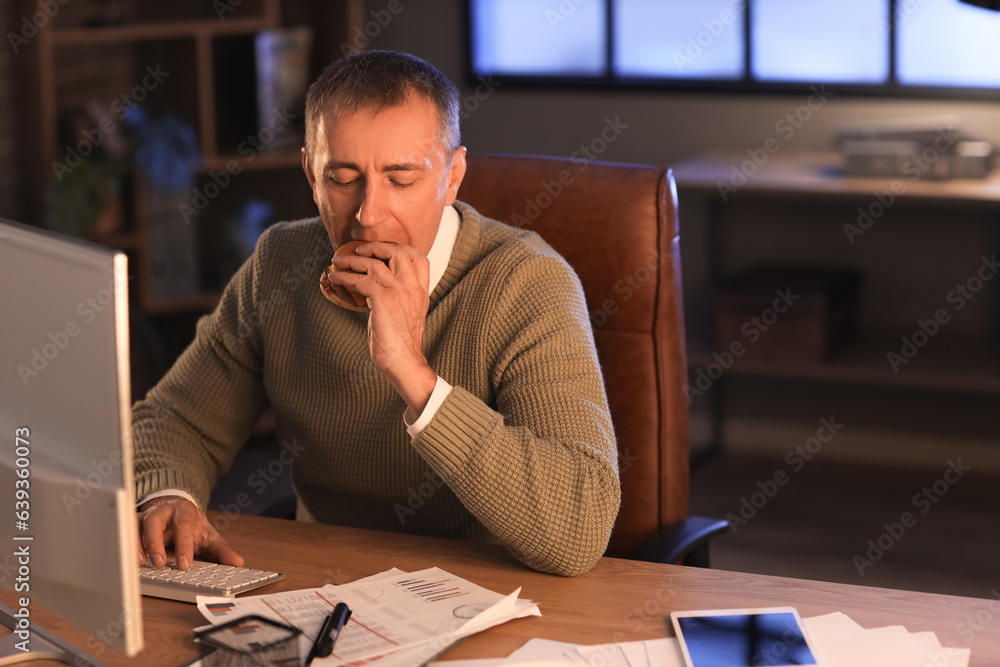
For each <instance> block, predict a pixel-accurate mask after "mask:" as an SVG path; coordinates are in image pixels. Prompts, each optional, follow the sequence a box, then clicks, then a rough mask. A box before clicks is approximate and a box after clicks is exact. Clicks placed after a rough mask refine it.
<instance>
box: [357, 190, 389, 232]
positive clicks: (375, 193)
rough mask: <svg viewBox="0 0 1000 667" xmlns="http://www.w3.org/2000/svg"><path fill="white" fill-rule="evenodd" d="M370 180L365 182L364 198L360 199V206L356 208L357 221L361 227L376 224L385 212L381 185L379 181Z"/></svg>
mask: <svg viewBox="0 0 1000 667" xmlns="http://www.w3.org/2000/svg"><path fill="white" fill-rule="evenodd" d="M372 180H373V179H369V180H368V182H367V183H365V193H364V199H363V200H362V201H361V206H360V207H359V208H358V213H357V218H358V222H360V223H361V225H362V226H363V227H372V226H374V225H377V224H378V223H380V222H381V221H382V217H383V215H384V214H385V205H384V199H385V193H384V192H383V191H382V186H381V185H380V184H379V183H374V182H372Z"/></svg>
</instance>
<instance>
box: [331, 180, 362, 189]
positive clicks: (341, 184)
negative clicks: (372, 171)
mask: <svg viewBox="0 0 1000 667" xmlns="http://www.w3.org/2000/svg"><path fill="white" fill-rule="evenodd" d="M329 180H330V182H331V183H333V184H334V185H335V186H336V187H338V188H344V189H347V188H349V187H351V186H353V185H354V184H355V183H357V182H358V181H357V180H356V179H355V180H353V181H338V180H337V179H336V178H331V179H329Z"/></svg>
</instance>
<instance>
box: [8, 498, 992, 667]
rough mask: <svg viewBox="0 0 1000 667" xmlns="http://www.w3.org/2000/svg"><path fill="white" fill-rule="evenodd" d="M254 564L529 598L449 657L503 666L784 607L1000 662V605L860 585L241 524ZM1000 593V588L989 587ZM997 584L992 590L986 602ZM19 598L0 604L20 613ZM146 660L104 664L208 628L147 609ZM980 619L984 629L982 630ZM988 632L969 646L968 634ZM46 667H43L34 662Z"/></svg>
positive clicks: (75, 636) (307, 578)
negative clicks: (515, 658) (926, 634)
mask: <svg viewBox="0 0 1000 667" xmlns="http://www.w3.org/2000/svg"><path fill="white" fill-rule="evenodd" d="M223 534H224V536H225V537H226V539H227V540H228V541H229V543H230V544H231V545H232V546H234V547H235V548H236V549H237V551H239V552H240V553H241V554H242V555H243V556H244V557H245V558H246V560H247V563H248V565H250V566H253V567H260V568H265V569H269V570H277V571H279V572H284V573H285V574H286V577H285V579H284V580H283V581H280V582H278V583H276V584H272V585H271V586H269V587H267V588H265V589H263V590H264V591H267V592H277V591H281V590H293V589H298V588H312V587H316V586H323V585H325V584H327V583H333V584H343V583H347V582H349V581H353V580H355V579H358V578H360V577H364V576H368V575H371V574H375V573H378V572H381V571H383V570H387V569H389V568H390V567H393V566H395V567H398V568H400V569H402V570H408V571H412V570H418V569H423V568H425V567H430V566H434V565H436V566H438V567H441V568H443V569H445V570H448V571H449V572H451V573H453V574H456V575H458V576H460V577H464V578H466V579H468V580H470V581H473V582H475V583H477V584H479V585H481V586H484V587H486V588H489V589H492V590H494V591H496V592H498V593H504V594H506V593H510V592H511V591H513V590H514V589H515V588H517V587H518V586H521V587H522V592H521V597H524V598H531V599H533V600H535V601H536V602H537V603H538V606H539V608H540V609H541V611H542V616H541V617H532V618H525V619H518V620H515V621H511V622H509V623H506V624H504V625H501V626H498V627H495V628H492V629H490V630H487V631H486V632H483V633H480V634H478V635H475V636H473V637H471V638H469V639H468V640H466V641H465V642H464V643H463V644H461V645H460V646H457V647H456V648H454V649H452V650H451V651H450V652H449V653H448V654H447V655H446V656H445V657H447V658H460V657H463V658H467V657H500V656H505V655H507V654H508V653H510V652H511V651H513V650H514V649H516V648H518V647H519V646H521V645H522V644H523V643H524V642H525V641H527V640H528V639H529V638H531V637H544V638H546V639H555V640H560V641H570V642H578V643H584V644H597V643H603V642H611V641H631V640H636V639H653V638H656V637H665V636H668V635H670V634H671V631H670V630H668V624H667V623H665V622H664V616H665V615H667V614H669V613H670V612H671V611H673V610H678V609H708V608H725V607H754V606H782V605H791V606H794V607H797V608H798V609H799V612H800V613H801V614H802V616H815V615H819V614H825V613H829V612H834V611H842V612H845V613H847V614H848V615H850V616H851V618H853V619H854V620H856V621H857V622H858V623H860V624H861V625H863V626H865V627H878V626H883V625H897V624H899V625H904V626H906V628H907V629H909V630H910V631H913V632H916V631H922V630H932V631H934V632H936V633H937V636H938V638H939V639H940V640H941V643H942V644H943V645H953V646H969V647H971V648H972V662H971V664H972V665H988V664H997V663H998V662H1000V601H996V600H994V601H993V602H992V604H991V603H990V601H989V600H985V599H974V598H961V597H952V596H946V595H931V594H925V593H911V592H906V591H893V590H886V589H878V588H866V587H863V586H846V585H842V584H828V583H822V582H811V581H802V580H798V579H784V578H780V577H766V576H760V575H751V574H741V573H735V572H723V571H717V570H698V569H694V568H686V567H680V566H669V565H656V564H652V563H639V562H634V561H627V560H620V559H614V558H605V559H602V560H601V561H600V562H599V563H598V564H597V566H596V567H595V568H594V569H593V570H592V571H591V572H589V573H587V574H585V575H583V576H580V577H576V578H572V579H567V578H563V577H557V576H553V575H546V574H540V573H537V572H532V571H529V570H527V569H526V568H525V567H523V566H522V565H520V564H519V563H517V562H516V561H515V560H514V559H513V558H512V557H510V556H509V555H507V553H506V551H505V550H504V549H503V548H501V547H496V546H491V545H482V544H470V543H466V542H457V541H451V540H438V539H432V538H423V537H410V536H405V535H396V534H392V533H379V532H373V531H365V530H355V529H349V528H340V527H336V526H324V525H317V524H303V523H296V522H291V521H282V520H278V519H263V518H260V517H251V516H240V517H236V518H234V519H233V520H232V521H231V524H230V526H229V528H228V529H226V530H225V531H224V532H223ZM992 583H993V584H996V585H997V587H998V588H1000V581H996V582H992ZM990 585H991V583H990V582H984V585H983V587H984V592H985V591H986V590H988V589H989V586H990ZM12 598H13V595H12V594H10V593H9V592H7V591H4V592H3V593H2V595H0V599H2V600H3V601H4V602H5V603H6V604H8V605H10V604H11V599H12ZM143 613H144V614H145V637H146V649H145V651H144V652H143V653H142V654H140V656H139V657H138V658H135V659H133V660H129V659H127V658H124V657H122V656H121V655H120V654H117V653H115V652H113V651H111V650H107V651H105V652H104V653H103V654H102V655H99V656H96V657H98V658H99V659H101V660H104V661H105V662H107V663H109V664H111V665H128V664H141V665H149V666H155V665H179V664H182V663H183V662H186V661H187V660H190V659H191V658H193V657H194V656H195V654H196V652H195V650H194V647H193V645H192V643H191V628H193V627H194V626H196V625H203V624H204V623H205V621H204V619H203V618H202V616H201V614H199V613H198V610H197V609H196V608H195V606H194V605H191V604H185V603H181V602H172V601H168V600H159V599H152V598H143ZM32 614H33V619H34V620H35V621H36V622H37V623H40V624H42V625H43V626H45V627H47V628H48V629H50V630H53V631H55V632H57V633H58V634H59V635H60V636H62V637H64V638H65V639H68V640H70V641H72V642H73V643H75V644H76V645H77V646H81V647H85V646H86V645H87V644H86V640H87V637H86V635H85V634H83V633H81V632H78V631H76V630H74V629H72V628H70V627H68V626H67V625H66V624H65V623H62V622H60V621H59V620H58V618H56V617H54V616H52V615H51V614H48V613H44V612H42V611H38V612H36V611H34V610H33V611H32ZM977 615H978V621H977ZM969 621H972V622H977V623H978V624H979V625H978V627H980V628H981V630H979V631H977V632H975V636H974V637H973V638H972V641H968V633H965V634H964V636H963V627H967V626H963V624H964V623H967V622H969ZM36 664H42V663H36Z"/></svg>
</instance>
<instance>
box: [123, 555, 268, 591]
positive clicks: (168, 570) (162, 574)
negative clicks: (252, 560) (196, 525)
mask: <svg viewBox="0 0 1000 667" xmlns="http://www.w3.org/2000/svg"><path fill="white" fill-rule="evenodd" d="M284 578H285V575H284V574H282V573H281V572H267V571H266V570H254V569H251V568H248V567H233V566H232V565H219V564H218V563H206V562H205V561H199V560H196V561H194V562H193V563H191V567H190V569H187V570H183V571H182V570H178V569H177V568H176V563H175V562H174V560H173V559H170V560H168V561H167V564H166V566H164V567H162V568H160V569H156V568H155V567H153V566H152V564H151V563H150V562H149V561H147V562H146V563H145V564H144V565H142V566H141V567H140V568H139V581H140V583H141V584H142V594H143V595H148V596H150V597H155V598H167V599H168V600H180V601H181V602H195V601H196V600H195V598H196V596H198V595H214V596H217V597H226V598H231V597H234V596H236V595H237V594H239V593H245V592H246V591H252V590H253V589H255V588H260V587H261V586H266V585H267V584H270V583H273V582H275V581H278V580H280V579H284Z"/></svg>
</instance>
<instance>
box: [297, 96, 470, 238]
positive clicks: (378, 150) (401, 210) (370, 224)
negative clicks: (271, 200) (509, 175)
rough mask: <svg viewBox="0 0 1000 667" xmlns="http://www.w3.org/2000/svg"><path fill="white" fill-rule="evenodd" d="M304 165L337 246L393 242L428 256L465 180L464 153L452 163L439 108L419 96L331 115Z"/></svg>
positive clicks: (325, 117) (304, 153)
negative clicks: (379, 107)
mask: <svg viewBox="0 0 1000 667" xmlns="http://www.w3.org/2000/svg"><path fill="white" fill-rule="evenodd" d="M315 138H316V140H315V145H313V146H308V147H306V148H304V149H303V150H302V168H303V169H304V170H305V172H306V177H307V178H308V179H309V185H310V187H312V191H313V199H314V200H315V201H316V206H317V207H318V208H319V214H320V216H321V217H322V218H323V225H324V226H325V227H326V231H327V234H329V235H330V241H331V242H332V243H333V246H334V248H336V247H338V246H340V245H341V244H343V243H346V242H347V241H354V240H358V241H394V242H396V243H403V244H406V245H410V246H412V247H413V248H415V249H417V250H419V251H420V252H422V253H423V254H425V255H426V254H427V253H428V252H429V251H430V249H431V245H432V244H433V243H434V237H435V235H436V234H437V229H438V225H439V223H440V222H441V213H442V212H443V211H444V207H445V206H449V205H451V203H452V202H453V201H455V195H456V194H457V193H458V186H459V185H461V183H462V177H463V176H465V148H464V147H460V148H459V149H458V150H456V151H455V154H454V156H453V157H452V159H451V160H449V159H448V157H447V154H446V152H445V149H444V146H443V145H442V144H441V133H440V124H439V121H438V114H437V109H436V107H435V106H434V104H433V103H432V102H430V101H429V100H427V99H426V98H424V97H422V96H420V95H415V94H412V95H410V96H409V98H408V100H407V101H406V102H405V103H404V104H402V105H400V106H397V107H391V108H388V109H383V110H382V111H380V112H378V113H375V112H374V111H372V110H369V109H362V110H361V111H359V112H357V113H355V114H352V115H343V116H341V117H339V118H338V117H335V116H334V114H332V113H327V114H324V115H323V117H322V119H321V120H320V122H319V124H318V125H317V127H316V134H315Z"/></svg>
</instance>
